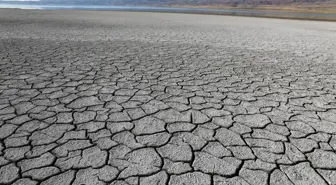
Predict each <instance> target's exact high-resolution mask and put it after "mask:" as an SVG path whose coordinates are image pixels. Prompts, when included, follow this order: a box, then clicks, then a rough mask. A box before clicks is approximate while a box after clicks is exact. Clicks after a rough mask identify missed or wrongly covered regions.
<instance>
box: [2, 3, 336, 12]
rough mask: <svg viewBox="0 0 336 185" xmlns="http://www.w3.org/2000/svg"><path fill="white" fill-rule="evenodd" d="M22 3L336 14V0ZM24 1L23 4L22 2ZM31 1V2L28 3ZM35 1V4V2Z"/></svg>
mask: <svg viewBox="0 0 336 185" xmlns="http://www.w3.org/2000/svg"><path fill="white" fill-rule="evenodd" d="M0 1H1V0H0ZM2 1H7V2H9V1H11V2H13V1H17V0H2ZM19 1H21V2H20V3H33V4H62V5H123V6H124V5H132V6H173V7H206V8H253V9H265V10H273V9H277V10H285V11H318V12H325V13H331V12H332V13H335V12H336V0H39V1H38V2H36V0H24V1H23V0H19ZM22 1H23V2H22ZM27 1H31V2H27ZM33 1H34V2H33Z"/></svg>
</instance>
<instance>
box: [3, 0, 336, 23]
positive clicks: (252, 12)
mask: <svg viewBox="0 0 336 185" xmlns="http://www.w3.org/2000/svg"><path fill="white" fill-rule="evenodd" d="M0 8H18V9H39V10H105V11H106V10H114V11H144V12H145V11H151V12H175V13H204V14H207V13H208V14H229V15H250V16H280V17H281V16H282V17H298V18H322V19H323V18H328V19H329V18H331V19H336V14H313V13H296V12H279V11H267V12H265V11H258V10H239V9H210V8H175V7H151V6H109V5H50V4H46V5H41V4H26V3H17V2H15V3H4V2H1V1H0Z"/></svg>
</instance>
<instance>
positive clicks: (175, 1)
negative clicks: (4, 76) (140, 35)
mask: <svg viewBox="0 0 336 185" xmlns="http://www.w3.org/2000/svg"><path fill="white" fill-rule="evenodd" d="M41 2H48V3H57V4H59V3H62V4H109V5H193V6H214V5H219V6H220V5H223V6H240V5H245V6H259V5H287V6H288V5H300V4H301V5H325V4H336V0H41Z"/></svg>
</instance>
